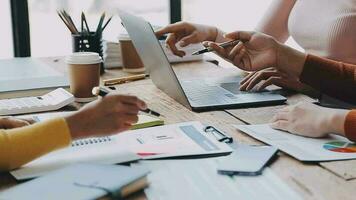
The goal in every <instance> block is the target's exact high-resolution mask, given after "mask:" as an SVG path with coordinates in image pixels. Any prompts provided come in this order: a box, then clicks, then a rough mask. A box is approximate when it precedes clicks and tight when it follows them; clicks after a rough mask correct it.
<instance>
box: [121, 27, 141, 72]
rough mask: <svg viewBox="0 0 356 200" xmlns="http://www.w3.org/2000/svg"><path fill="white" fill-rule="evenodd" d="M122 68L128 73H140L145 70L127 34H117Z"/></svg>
mask: <svg viewBox="0 0 356 200" xmlns="http://www.w3.org/2000/svg"><path fill="white" fill-rule="evenodd" d="M119 42H120V48H121V54H122V62H123V70H124V71H125V72H129V73H142V72H144V71H145V68H144V66H143V63H142V60H141V58H140V56H139V55H138V53H137V51H136V49H135V46H134V45H133V43H132V40H131V38H130V36H129V35H128V34H120V36H119Z"/></svg>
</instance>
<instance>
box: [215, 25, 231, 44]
mask: <svg viewBox="0 0 356 200" xmlns="http://www.w3.org/2000/svg"><path fill="white" fill-rule="evenodd" d="M214 28H215V35H214V37H213V38H212V40H211V41H213V42H216V43H222V42H226V41H228V39H226V38H225V37H224V35H225V32H224V31H222V30H220V29H218V28H216V27H214Z"/></svg>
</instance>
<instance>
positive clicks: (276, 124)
mask: <svg viewBox="0 0 356 200" xmlns="http://www.w3.org/2000/svg"><path fill="white" fill-rule="evenodd" d="M348 112H349V111H348V110H341V109H330V108H324V107H321V106H317V105H315V104H312V103H299V104H296V105H293V106H288V107H285V108H284V109H282V110H280V111H279V112H278V113H277V114H276V115H275V116H274V117H273V119H272V123H271V127H272V128H275V129H280V130H284V131H288V132H290V133H293V134H296V135H301V136H306V137H324V136H326V135H327V134H329V133H335V134H340V135H345V130H344V123H345V118H346V115H347V113H348Z"/></svg>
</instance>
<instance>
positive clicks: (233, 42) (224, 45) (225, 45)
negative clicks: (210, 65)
mask: <svg viewBox="0 0 356 200" xmlns="http://www.w3.org/2000/svg"><path fill="white" fill-rule="evenodd" d="M239 42H240V40H231V41H228V42H224V43H221V44H220V45H219V46H220V47H222V48H225V47H230V46H234V45H237V44H238V43H239ZM212 51H214V49H212V48H211V47H207V48H205V49H202V50H199V51H196V52H194V53H192V55H200V54H204V53H208V52H212Z"/></svg>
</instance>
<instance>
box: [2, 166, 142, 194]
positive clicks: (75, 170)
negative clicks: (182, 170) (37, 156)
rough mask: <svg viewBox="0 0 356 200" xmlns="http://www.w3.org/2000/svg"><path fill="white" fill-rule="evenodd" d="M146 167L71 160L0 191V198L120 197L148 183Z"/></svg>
mask: <svg viewBox="0 0 356 200" xmlns="http://www.w3.org/2000/svg"><path fill="white" fill-rule="evenodd" d="M148 172H149V171H148V170H145V169H138V168H132V167H126V166H115V165H98V164H75V165H72V166H68V167H65V168H62V169H59V170H56V171H54V172H52V173H50V174H48V175H46V176H43V177H40V178H38V179H35V180H33V181H29V182H26V183H23V184H19V185H17V186H15V187H13V188H10V189H8V190H5V191H3V192H1V193H0V199H10V200H11V199H36V200H41V199H46V200H47V199H51V200H55V199H58V200H60V199H98V198H100V197H108V198H110V199H121V198H122V197H126V196H128V195H130V194H132V193H134V192H136V191H139V190H142V189H143V188H145V187H146V186H147V185H148V182H147V179H146V175H147V174H148Z"/></svg>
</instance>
